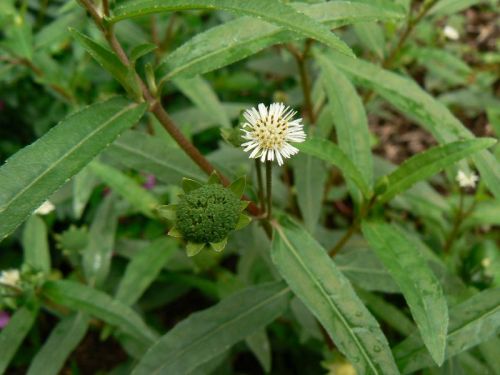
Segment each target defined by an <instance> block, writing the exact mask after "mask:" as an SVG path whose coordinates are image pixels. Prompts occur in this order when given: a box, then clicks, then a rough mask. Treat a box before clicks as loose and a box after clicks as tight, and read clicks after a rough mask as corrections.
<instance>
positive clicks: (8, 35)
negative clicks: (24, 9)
mask: <svg viewBox="0 0 500 375" xmlns="http://www.w3.org/2000/svg"><path fill="white" fill-rule="evenodd" d="M8 17H9V18H10V22H8V23H7V25H5V26H3V33H4V37H3V38H2V40H1V41H0V49H3V48H5V49H6V50H7V51H9V52H10V53H12V54H13V55H14V56H16V57H19V58H21V59H26V60H28V61H31V60H32V58H33V33H32V30H31V25H30V23H29V22H27V20H26V19H25V17H22V16H21V15H20V14H18V13H17V12H16V13H12V14H9V15H8Z"/></svg>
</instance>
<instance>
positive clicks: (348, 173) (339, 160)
mask: <svg viewBox="0 0 500 375" xmlns="http://www.w3.org/2000/svg"><path fill="white" fill-rule="evenodd" d="M295 146H296V147H297V148H298V149H299V150H300V151H302V152H304V153H306V154H308V155H312V156H314V157H317V158H319V159H321V160H324V161H327V162H328V163H331V164H333V165H335V166H336V167H337V168H339V169H340V171H341V172H342V174H343V175H344V177H345V178H346V179H349V180H351V181H352V182H353V183H354V184H355V185H356V186H357V187H358V188H359V190H361V192H362V193H363V195H364V196H365V198H370V197H371V196H372V195H373V192H372V190H371V189H370V186H369V184H368V182H367V181H366V180H365V178H364V177H363V175H362V174H361V172H360V171H359V169H358V168H356V166H355V165H354V164H353V162H352V161H351V160H350V159H349V158H348V157H347V155H346V154H345V153H344V152H343V151H342V150H341V149H340V147H339V146H337V145H336V144H335V143H333V142H330V141H327V140H326V139H318V138H309V139H307V140H306V141H305V142H303V143H298V144H296V145H295Z"/></svg>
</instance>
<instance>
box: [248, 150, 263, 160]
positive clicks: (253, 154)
mask: <svg viewBox="0 0 500 375" xmlns="http://www.w3.org/2000/svg"><path fill="white" fill-rule="evenodd" d="M260 150H261V148H260V147H257V148H256V149H255V150H253V151H252V153H251V154H250V156H249V158H250V159H255V158H256V157H257V154H258V153H259V151H260Z"/></svg>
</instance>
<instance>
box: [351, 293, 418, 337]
mask: <svg viewBox="0 0 500 375" xmlns="http://www.w3.org/2000/svg"><path fill="white" fill-rule="evenodd" d="M356 292H357V294H358V296H359V297H360V298H361V299H362V300H363V302H364V303H365V304H366V305H367V306H368V308H369V309H370V310H371V311H372V312H373V314H374V315H375V316H376V317H378V318H379V319H380V320H382V321H383V322H385V323H386V324H387V325H388V326H389V327H391V328H394V329H395V330H396V331H397V332H399V333H401V334H402V335H404V336H409V335H410V334H412V333H413V332H414V331H416V329H417V328H416V327H415V325H414V324H413V322H412V321H411V319H410V318H408V317H407V316H406V315H405V313H404V312H403V311H402V310H400V309H399V308H398V307H396V306H394V305H392V304H391V303H389V302H387V301H386V300H385V299H384V298H383V297H379V296H377V295H376V294H374V293H370V292H367V291H366V290H363V289H359V290H357V291H356Z"/></svg>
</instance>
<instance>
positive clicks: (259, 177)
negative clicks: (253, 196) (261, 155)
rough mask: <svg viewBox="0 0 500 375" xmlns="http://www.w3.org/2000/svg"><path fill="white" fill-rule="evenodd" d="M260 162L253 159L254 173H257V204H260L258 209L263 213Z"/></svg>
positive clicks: (263, 203) (264, 205) (264, 203)
mask: <svg viewBox="0 0 500 375" xmlns="http://www.w3.org/2000/svg"><path fill="white" fill-rule="evenodd" d="M260 164H261V162H260V160H259V159H255V171H256V173H257V188H258V189H259V190H258V191H257V194H258V196H259V202H260V209H261V210H262V211H265V209H266V201H265V198H264V183H263V181H262V167H261V165H260Z"/></svg>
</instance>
